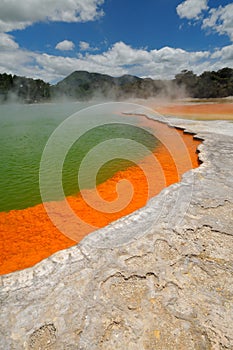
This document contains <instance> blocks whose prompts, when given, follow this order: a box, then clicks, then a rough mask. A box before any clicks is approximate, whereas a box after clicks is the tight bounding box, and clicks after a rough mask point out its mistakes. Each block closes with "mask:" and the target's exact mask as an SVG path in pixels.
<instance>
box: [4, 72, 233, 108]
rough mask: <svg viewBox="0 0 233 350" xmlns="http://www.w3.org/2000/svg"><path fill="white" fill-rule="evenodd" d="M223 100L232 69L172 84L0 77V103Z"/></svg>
mask: <svg viewBox="0 0 233 350" xmlns="http://www.w3.org/2000/svg"><path fill="white" fill-rule="evenodd" d="M160 95H163V96H164V97H166V96H167V97H169V98H177V97H185V96H186V97H187V96H188V97H193V98H221V97H227V96H233V69H231V68H223V69H220V70H218V71H217V72H215V71H212V72H204V73H202V74H201V75H199V76H197V75H196V74H194V73H193V72H192V71H188V70H183V71H182V72H181V73H179V74H177V75H176V76H175V79H173V80H169V81H163V80H153V79H150V78H145V79H142V78H139V77H136V76H132V75H124V76H122V77H119V78H114V77H111V76H109V75H106V74H99V73H89V72H85V71H75V72H73V73H72V74H70V75H69V76H68V77H66V78H65V79H63V80H62V81H60V82H59V83H57V84H56V85H53V86H51V85H50V84H48V83H45V82H44V81H43V80H41V79H36V80H34V79H31V78H26V77H19V76H16V75H13V76H12V75H10V74H5V73H4V74H0V102H8V101H13V102H14V101H15V102H23V103H36V102H45V101H49V100H55V99H60V98H62V97H64V98H69V99H72V100H89V99H92V98H108V99H115V100H122V99H125V98H129V97H137V98H145V99H146V98H149V97H156V96H160Z"/></svg>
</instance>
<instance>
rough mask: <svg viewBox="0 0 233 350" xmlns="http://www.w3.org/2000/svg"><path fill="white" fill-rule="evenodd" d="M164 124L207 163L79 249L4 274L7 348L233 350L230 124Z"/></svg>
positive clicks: (1, 345) (1, 343)
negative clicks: (195, 142)
mask: <svg viewBox="0 0 233 350" xmlns="http://www.w3.org/2000/svg"><path fill="white" fill-rule="evenodd" d="M158 119H159V117H158ZM167 123H170V124H171V125H173V126H178V127H182V128H184V129H186V131H188V132H190V133H194V134H195V135H196V137H198V138H200V139H203V143H202V144H201V146H200V147H199V151H200V153H199V158H200V160H201V161H202V164H201V166H200V167H199V168H197V169H195V170H191V171H189V172H188V173H186V174H185V175H184V176H183V178H182V181H181V182H180V183H177V184H175V185H172V186H170V187H169V188H166V189H164V190H163V191H162V192H161V193H160V195H158V196H157V197H155V198H153V199H152V200H150V202H149V203H148V205H147V206H146V207H145V208H142V209H141V210H139V211H137V212H135V213H133V214H131V215H130V216H128V217H125V218H122V219H120V220H118V221H117V222H115V223H113V224H111V225H109V226H108V227H106V228H104V229H102V230H99V231H97V232H94V233H93V234H90V235H89V236H87V237H86V238H85V239H84V240H83V241H82V243H81V244H79V245H77V246H74V247H72V248H70V249H67V250H65V251H60V252H58V253H56V254H54V255H53V256H51V257H50V258H48V259H46V260H44V261H42V262H41V263H39V264H37V265H36V266H34V267H32V268H30V269H26V270H23V271H19V272H16V273H13V274H9V275H5V276H2V277H1V280H0V285H1V291H0V301H1V306H0V324H1V327H0V349H2V350H13V349H17V350H18V349H28V350H29V349H30V350H31V349H37V350H39V349H41V350H42V349H43V350H46V349H49V350H50V349H52V350H60V349H64V350H68V349H69V350H71V349H73V350H77V349H83V350H84V349H85V350H86V349H87V350H89V349H91V350H95V349H105V350H107V349H109V350H112V349H122V350H126V349H127V350H128V349H129V350H142V349H151V350H152V349H153V350H154V349H163V350H170V349H172V350H173V349H178V350H180V349H181V350H182V349H184V350H187V349H188V350H191V349H195V350H197V349H201V350H204V349H216V350H217V349H233V326H232V325H233V176H232V174H233V123H230V122H224V121H213V122H210V121H208V122H207V121H206V122H204V121H203V122H201V121H194V120H180V119H172V118H167Z"/></svg>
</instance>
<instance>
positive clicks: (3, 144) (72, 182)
mask: <svg viewBox="0 0 233 350" xmlns="http://www.w3.org/2000/svg"><path fill="white" fill-rule="evenodd" d="M86 106H87V105H86V104H84V103H66V104H65V103H64V104H43V105H12V106H7V105H2V106H0V211H8V210H11V209H23V208H27V207H30V206H33V205H35V204H38V203H41V197H40V189H39V168H40V160H41V156H42V153H43V150H44V147H45V145H46V143H47V141H48V139H49V137H50V136H51V134H52V133H53V131H54V130H55V129H56V128H57V127H58V126H59V125H60V123H61V122H62V121H64V120H65V119H66V118H67V117H68V116H70V115H71V114H73V113H75V112H77V111H78V110H80V109H82V108H84V107H86ZM92 117H93V118H95V117H96V118H98V117H99V116H95V115H94V114H93V116H92ZM120 118H121V119H120ZM109 120H111V116H109ZM120 120H122V122H123V121H124V118H123V117H122V116H120V117H119V121H120ZM135 120H136V119H135ZM80 122H81V123H83V122H85V121H84V120H82V121H80ZM135 123H136V122H135ZM119 137H121V138H130V139H132V140H135V141H137V142H140V143H142V144H144V145H145V146H146V147H147V148H148V149H149V150H152V149H154V148H155V147H156V144H157V140H156V139H155V138H154V137H153V136H152V135H151V134H149V133H147V132H146V131H144V130H142V129H141V128H137V127H133V126H132V125H124V124H122V125H118V124H117V125H114V124H113V125H104V126H101V127H97V128H94V129H93V130H90V131H89V132H87V133H86V134H85V135H83V136H82V137H80V139H79V140H78V141H76V142H75V143H74V144H73V146H72V147H71V148H70V150H69V152H68V154H67V156H66V158H65V161H64V167H63V173H62V179H63V188H64V192H65V194H66V195H72V194H76V193H77V192H78V191H79V190H80V189H79V185H78V182H77V172H78V169H79V166H80V162H81V161H82V159H83V158H84V156H85V155H86V153H87V152H88V151H89V150H91V149H92V148H93V147H94V146H95V145H97V144H98V143H100V142H103V141H104V140H107V139H114V138H119ZM57 152H59V149H57ZM144 155H145V154H143V152H142V154H135V159H134V160H135V161H136V160H137V159H140V158H142V157H143V156H144ZM51 162H52V159H51ZM130 165H132V161H127V160H123V159H122V158H120V159H114V160H111V161H109V162H107V163H106V164H105V165H104V166H103V167H102V168H101V169H100V171H99V172H98V176H97V184H98V183H101V182H103V181H105V180H106V179H107V178H109V177H111V176H112V175H113V174H114V173H115V172H116V171H118V170H121V169H124V168H126V167H128V166H130ZM91 171H92V166H91V165H90V167H89V169H88V171H87V173H86V174H84V177H85V187H88V179H89V178H90V177H91V175H92V174H91ZM48 175H49V174H48ZM49 199H50V200H53V199H58V198H56V194H55V192H53V194H51V198H49Z"/></svg>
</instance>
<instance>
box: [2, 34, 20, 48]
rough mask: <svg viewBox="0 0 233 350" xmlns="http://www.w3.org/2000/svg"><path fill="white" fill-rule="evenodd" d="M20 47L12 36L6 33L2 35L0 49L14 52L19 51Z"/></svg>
mask: <svg viewBox="0 0 233 350" xmlns="http://www.w3.org/2000/svg"><path fill="white" fill-rule="evenodd" d="M18 47H19V45H18V44H17V43H16V42H15V41H14V38H13V36H12V35H8V34H5V33H0V49H1V51H3V50H14V49H17V48H18Z"/></svg>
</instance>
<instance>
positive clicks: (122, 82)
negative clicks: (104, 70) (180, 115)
mask: <svg viewBox="0 0 233 350" xmlns="http://www.w3.org/2000/svg"><path fill="white" fill-rule="evenodd" d="M161 89H162V83H160V84H158V83H156V82H155V81H153V80H152V79H141V78H138V77H136V76H132V75H123V76H121V77H119V78H114V77H111V76H109V75H106V74H100V73H89V72H85V71H76V72H73V73H72V74H70V75H69V76H68V77H66V78H65V79H63V80H62V81H60V82H59V83H57V84H56V85H55V86H53V87H52V96H53V97H59V96H66V97H69V98H72V99H90V98H98V97H99V98H101V97H105V98H111V99H123V98H126V97H143V98H147V97H150V96H154V94H156V93H158V92H159V90H161Z"/></svg>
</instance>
